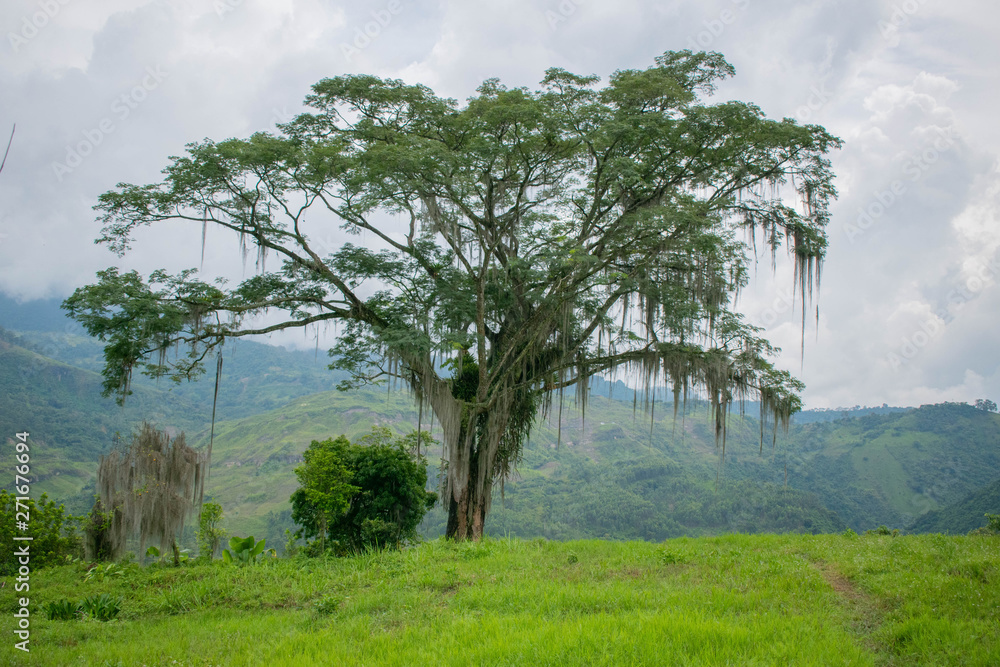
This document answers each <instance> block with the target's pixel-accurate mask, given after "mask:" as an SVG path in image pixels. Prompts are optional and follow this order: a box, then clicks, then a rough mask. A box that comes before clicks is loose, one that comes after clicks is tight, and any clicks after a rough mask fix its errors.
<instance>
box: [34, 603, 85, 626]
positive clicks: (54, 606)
mask: <svg viewBox="0 0 1000 667" xmlns="http://www.w3.org/2000/svg"><path fill="white" fill-rule="evenodd" d="M43 610H44V611H45V618H47V619H49V620H50V621H73V620H76V619H77V618H79V617H80V615H81V614H82V613H83V606H82V605H81V604H80V603H79V602H70V601H69V600H67V599H65V598H63V599H62V600H53V601H51V602H49V603H47V604H46V605H45V606H44V607H43Z"/></svg>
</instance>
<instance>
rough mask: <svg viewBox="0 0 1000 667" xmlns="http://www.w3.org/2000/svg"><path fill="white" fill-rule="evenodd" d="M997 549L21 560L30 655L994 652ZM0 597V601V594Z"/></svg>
mask: <svg viewBox="0 0 1000 667" xmlns="http://www.w3.org/2000/svg"><path fill="white" fill-rule="evenodd" d="M998 547H1000V541H998V539H997V538H991V537H944V536H940V535H923V536H903V537H895V538H893V537H888V536H884V537H883V536H865V535H862V536H850V535H848V536H830V535H824V536H808V535H785V536H774V535H755V536H746V535H731V536H725V537H718V538H698V539H691V538H681V539H676V540H669V541H667V542H664V543H662V544H652V543H645V542H603V541H596V540H590V541H577V542H562V543H560V542H549V541H544V540H533V541H524V540H503V539H501V540H484V541H483V542H480V543H464V544H454V543H450V542H445V541H433V542H428V543H425V544H422V545H420V546H418V547H415V548H412V549H408V550H405V551H402V552H395V553H383V554H368V555H361V556H357V557H353V558H342V559H326V560H321V559H312V560H309V559H287V560H285V559H283V560H278V561H274V562H270V563H267V564H264V565H261V566H257V567H248V568H238V567H234V566H225V565H223V564H222V563H219V562H216V563H213V564H211V565H194V566H188V567H182V568H179V569H174V568H171V567H159V566H152V567H147V568H139V567H138V566H128V567H127V568H126V573H125V574H124V575H123V576H120V577H118V576H116V577H109V578H106V579H105V580H103V581H91V582H86V583H85V582H84V581H83V576H84V570H83V568H82V566H80V565H68V566H63V567H58V568H52V569H48V570H42V571H39V572H35V573H33V574H32V579H31V597H32V617H31V631H32V635H31V640H32V644H31V646H32V651H31V656H30V658H31V660H30V662H31V663H33V664H45V665H119V664H121V665H173V664H179V665H243V664H247V665H249V664H268V665H312V664H316V665H330V664H337V665H414V664H434V665H438V664H444V665H450V664H454V665H574V664H578V665H664V664H668V665H689V664H690V665H701V664H712V665H725V664H731V665H787V664H795V665H840V664H844V665H888V664H894V665H895V664H898V665H904V664H905V665H909V664H956V665H958V664H961V665H991V664H998V663H1000V625H998V624H997V621H996V619H997V618H998V617H1000V549H998ZM12 584H13V580H11V581H8V582H7V584H6V585H7V586H11V585H12ZM100 593H108V594H110V595H112V596H118V597H121V598H122V599H123V603H122V611H121V614H120V616H119V618H118V619H117V620H115V621H111V622H107V623H101V622H97V621H93V620H76V621H48V620H46V619H45V616H44V614H43V613H42V607H43V606H44V605H45V604H46V603H47V602H49V601H52V600H59V599H63V598H66V599H69V600H71V601H72V600H79V599H82V598H84V597H88V596H91V595H96V594H100ZM2 604H3V605H4V608H3V609H2V612H3V613H4V615H6V616H7V618H8V619H9V618H10V616H9V612H12V611H13V606H12V605H13V600H12V598H11V597H8V598H4V601H3V603H2ZM24 657H25V656H23V655H22V654H20V652H18V651H15V650H13V648H12V641H11V640H10V639H8V641H7V642H5V645H4V646H3V647H2V648H0V661H2V662H3V663H4V664H6V663H8V662H9V663H11V664H27V661H25V660H24ZM19 660H20V661H21V663H18V662H17V661H19ZM175 661H176V662H175Z"/></svg>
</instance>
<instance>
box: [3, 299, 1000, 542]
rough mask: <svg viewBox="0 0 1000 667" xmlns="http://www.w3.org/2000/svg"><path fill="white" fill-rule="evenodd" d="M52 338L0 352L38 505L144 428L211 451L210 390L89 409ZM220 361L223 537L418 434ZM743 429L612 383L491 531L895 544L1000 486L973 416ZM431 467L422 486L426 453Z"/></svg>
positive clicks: (77, 341)
mask: <svg viewBox="0 0 1000 667" xmlns="http://www.w3.org/2000/svg"><path fill="white" fill-rule="evenodd" d="M0 305H2V304H0ZM50 319H51V318H50ZM18 321H19V322H20V323H22V324H23V321H24V320H23V318H22V319H21V320H18ZM55 321H56V320H54V319H53V321H52V322H50V324H53V326H50V327H49V329H50V330H49V331H22V332H19V333H18V334H16V335H15V334H13V333H10V332H3V333H2V334H0V340H2V341H3V348H2V349H0V355H2V356H0V361H2V362H3V364H2V366H0V373H2V375H3V377H2V378H0V379H4V380H5V384H4V385H2V386H3V387H4V388H3V389H0V426H3V428H5V429H6V432H8V433H13V432H15V431H18V430H24V429H27V430H29V431H30V432H31V433H32V436H33V437H34V438H37V439H38V442H39V443H40V445H41V447H42V451H44V452H46V455H45V456H44V457H39V458H33V461H34V463H35V466H36V467H35V468H33V470H34V471H35V473H37V474H38V476H39V477H38V481H37V485H36V487H35V491H36V492H39V493H40V492H42V491H47V492H49V493H50V495H52V496H54V497H56V498H59V499H60V500H62V501H69V505H70V508H71V509H72V511H75V512H82V511H83V510H84V509H86V507H89V504H90V498H91V494H92V485H93V474H94V470H96V460H97V456H98V455H99V454H100V453H102V452H104V451H106V450H107V448H108V447H110V446H111V443H112V441H113V438H114V434H115V433H116V432H122V433H127V432H128V431H129V430H130V429H132V428H134V427H135V425H137V424H138V423H139V422H140V421H141V420H142V419H149V420H151V421H153V422H154V423H156V424H158V425H160V426H163V427H169V428H172V429H176V430H184V431H185V432H186V433H187V435H188V440H189V442H191V443H192V444H195V445H199V446H204V445H206V444H207V442H208V422H209V419H210V415H211V399H212V393H213V388H214V384H213V382H212V378H211V377H205V378H203V379H202V380H201V381H199V382H192V383H182V384H180V385H175V384H174V383H171V382H167V381H164V382H159V383H155V382H152V381H150V380H148V379H146V378H142V377H138V378H136V382H135V387H136V394H135V395H134V396H132V397H130V398H129V400H128V401H127V403H126V406H125V408H124V410H122V409H120V408H117V407H116V406H115V405H114V403H113V402H112V401H110V400H108V399H102V398H101V397H100V395H99V393H100V390H99V387H100V376H99V375H97V373H96V372H95V371H96V370H98V369H99V368H100V366H101V363H102V360H101V346H100V344H99V343H98V342H96V341H94V340H92V339H89V338H86V337H84V336H80V335H79V334H78V333H76V332H75V331H74V330H73V329H72V327H70V328H69V329H68V330H67V329H66V328H65V327H63V330H59V329H58V327H56V326H54V323H55ZM51 329H55V330H51ZM41 353H44V354H41ZM225 359H226V361H225V364H224V367H223V376H222V383H221V387H220V392H219V406H218V415H217V425H216V434H217V437H216V442H215V450H214V455H213V469H212V473H211V479H210V480H209V484H208V487H207V493H208V494H209V496H210V497H212V498H214V499H216V500H218V501H219V502H221V503H222V504H223V506H224V508H225V511H226V515H227V517H228V520H229V521H230V527H231V528H232V529H233V530H234V531H235V532H238V533H241V532H242V533H246V532H254V533H256V534H258V535H267V536H269V537H270V538H271V539H270V543H272V544H273V543H275V542H276V541H278V540H280V539H281V536H282V535H283V532H284V530H285V529H286V528H289V527H291V522H290V518H289V509H290V508H289V504H288V497H289V495H290V494H291V492H292V490H293V489H294V487H295V477H294V472H293V471H294V468H295V466H296V465H297V464H298V462H299V460H300V456H301V453H302V451H304V449H305V448H306V447H307V446H308V444H309V442H310V441H311V440H313V439H321V438H326V437H329V436H333V435H338V434H340V433H345V434H347V435H348V436H350V437H356V436H358V435H360V434H361V433H363V432H365V431H367V430H368V429H369V428H370V427H371V426H372V425H373V424H375V423H379V424H388V425H391V426H393V427H394V428H395V429H396V430H398V431H400V432H405V431H408V430H411V429H414V428H416V425H417V411H416V408H415V406H414V405H413V402H412V401H411V400H410V399H409V397H408V396H407V395H406V394H403V393H400V392H386V391H384V390H368V391H356V392H351V393H346V394H345V393H341V392H336V391H329V390H330V389H332V387H333V386H334V385H335V384H336V382H337V381H338V380H339V379H340V378H339V377H338V376H336V375H335V374H333V373H331V372H330V371H328V370H327V369H326V359H325V358H324V356H323V355H322V354H316V353H315V352H313V353H303V352H290V351H288V350H285V349H283V348H276V347H271V346H267V345H262V344H260V343H255V342H250V341H240V342H238V343H237V344H236V345H235V346H227V348H226V355H225ZM612 389H613V390H614V391H612ZM609 396H611V397H612V398H609ZM661 398H666V396H665V395H663V394H661ZM639 403H640V404H641V403H642V401H641V399H640V401H639ZM754 411H755V410H754V406H752V405H751V406H748V410H747V416H745V417H741V416H739V415H736V414H734V415H731V416H730V418H729V434H728V438H727V442H726V452H725V459H724V460H722V459H721V457H720V454H721V452H720V450H718V449H717V448H716V445H715V440H714V435H713V432H712V427H711V424H710V420H709V418H708V409H707V405H706V404H705V403H704V402H699V401H697V400H692V401H691V402H690V403H689V404H688V405H687V406H686V409H685V410H682V413H681V414H680V415H678V417H677V420H676V421H675V420H674V418H673V413H672V407H671V406H670V405H669V404H665V402H663V401H660V402H658V403H657V404H656V406H655V407H654V409H653V410H652V413H651V414H650V413H644V412H643V410H642V408H641V407H639V408H638V410H637V409H636V405H635V403H634V400H633V394H632V392H631V391H630V390H628V389H627V388H626V387H624V385H622V384H621V383H620V382H619V383H616V384H615V385H614V386H612V385H611V384H610V383H607V382H604V381H602V380H597V381H596V382H595V395H594V396H593V397H592V399H591V401H590V404H589V405H588V410H587V418H586V420H583V419H582V416H581V414H580V412H579V411H578V410H576V409H575V406H573V404H572V401H567V402H566V405H565V408H564V411H563V418H562V425H561V428H559V426H558V425H557V424H556V414H550V415H547V416H546V417H545V418H542V419H540V420H539V421H538V423H537V424H536V427H535V429H534V431H533V435H532V438H531V440H530V442H529V444H528V446H527V447H526V449H525V451H524V456H523V460H522V462H521V464H520V466H519V468H518V472H519V475H518V476H517V477H516V478H515V479H513V480H510V481H509V482H508V483H507V484H506V485H505V488H504V494H503V496H502V497H501V496H500V494H499V493H498V494H497V497H496V500H495V502H494V509H493V512H492V514H491V515H490V518H489V521H488V523H487V530H489V531H491V532H492V533H494V534H511V535H520V536H525V537H532V536H547V537H552V538H559V539H576V538H590V537H611V538H619V539H631V538H642V539H663V538H664V537H670V536H676V535H701V534H714V533H720V532H734V531H735V532H784V531H795V532H838V531H840V530H842V529H843V528H844V527H845V526H850V527H851V528H853V529H855V530H857V531H863V530H865V529H868V528H873V527H875V526H878V525H880V524H886V525H889V526H892V527H899V528H905V527H906V526H908V525H909V524H910V523H912V522H913V521H914V520H915V519H916V518H918V517H919V516H921V515H923V514H925V513H926V512H928V511H931V510H936V509H940V508H943V507H945V506H947V505H949V504H951V503H955V502H958V501H960V500H961V499H962V498H964V497H965V496H967V495H968V494H970V493H972V492H974V491H977V490H978V489H980V488H982V487H983V486H984V485H986V484H988V483H990V482H992V481H993V480H995V479H996V478H997V477H1000V416H997V415H995V414H989V413H985V412H983V411H980V410H975V409H973V408H972V407H970V406H968V405H964V404H943V405H935V406H922V407H921V408H919V409H908V410H904V409H895V408H889V407H888V406H883V407H882V408H858V407H857V406H856V407H855V408H852V409H851V410H850V411H846V414H847V415H848V416H847V417H846V418H844V417H843V416H842V417H841V418H839V419H836V420H834V421H829V419H828V418H829V417H831V416H832V415H831V413H832V412H833V411H815V412H816V414H809V415H804V416H803V417H804V419H803V423H801V424H793V425H792V427H791V429H790V431H789V433H788V434H787V435H784V434H781V433H779V434H778V436H777V440H776V443H775V445H774V446H772V443H771V435H770V433H768V434H766V436H765V442H764V443H763V446H762V443H761V441H760V431H759V426H758V423H757V421H756V420H755V419H754V418H753V417H752V415H753V414H754ZM553 412H554V413H557V411H556V410H554V411H553ZM852 415H854V416H852ZM424 419H425V422H426V421H429V415H427V414H425V415H424ZM427 456H428V459H429V462H430V464H431V478H432V479H433V478H434V475H435V472H436V467H437V458H438V456H439V450H434V451H431V452H429V453H428V454H427ZM0 460H4V461H5V459H0ZM980 516H981V515H980ZM443 526H444V514H443V512H442V511H441V510H440V508H439V509H437V510H435V511H434V512H432V513H431V514H430V515H429V516H428V517H427V519H426V521H425V523H424V525H423V531H424V534H426V535H428V536H433V535H436V534H439V533H440V532H441V531H442V530H443ZM963 532H964V531H963Z"/></svg>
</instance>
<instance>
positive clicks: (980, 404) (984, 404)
mask: <svg viewBox="0 0 1000 667" xmlns="http://www.w3.org/2000/svg"><path fill="white" fill-rule="evenodd" d="M976 409H977V410H985V411H986V412H996V411H997V404H996V403H994V402H993V401H991V400H990V399H988V398H977V399H976Z"/></svg>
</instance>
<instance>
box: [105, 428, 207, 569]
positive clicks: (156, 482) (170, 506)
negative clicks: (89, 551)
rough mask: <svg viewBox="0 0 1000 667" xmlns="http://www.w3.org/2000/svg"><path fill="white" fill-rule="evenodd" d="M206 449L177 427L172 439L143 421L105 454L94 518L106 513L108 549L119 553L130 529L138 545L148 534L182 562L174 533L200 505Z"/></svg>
mask: <svg viewBox="0 0 1000 667" xmlns="http://www.w3.org/2000/svg"><path fill="white" fill-rule="evenodd" d="M207 472H208V456H207V454H203V453H199V452H196V451H195V450H193V449H191V448H190V447H188V446H187V444H186V443H185V442H184V434H183V433H181V434H180V435H178V436H177V437H176V438H174V439H173V440H171V439H170V436H169V435H167V433H166V432H160V431H158V430H156V429H155V428H153V427H152V426H151V425H150V424H148V423H143V424H142V427H141V428H140V429H139V432H138V433H136V434H134V435H133V436H132V439H131V441H130V442H129V443H128V444H126V445H124V446H122V447H120V448H117V449H115V450H112V451H111V452H110V453H109V454H108V455H107V456H102V457H101V460H100V463H99V464H98V467H97V489H98V494H99V498H98V503H99V504H100V506H102V507H103V508H105V509H103V510H98V505H97V504H95V509H94V512H96V515H95V514H94V512H92V515H93V516H94V517H95V518H94V519H93V520H94V521H99V519H100V517H101V516H102V515H103V516H104V517H106V525H105V527H104V528H105V530H106V531H107V540H108V545H107V553H108V554H109V555H110V557H111V558H118V557H119V556H120V555H121V554H122V552H123V551H124V550H125V542H126V540H127V539H128V538H129V537H130V536H132V535H138V537H139V551H140V552H144V551H145V549H146V540H148V539H150V538H152V539H154V540H156V541H158V542H159V544H160V548H161V550H163V549H166V548H167V547H168V546H169V547H170V548H171V549H172V550H173V553H174V564H175V565H179V564H180V550H179V549H178V547H177V535H179V534H180V532H181V531H182V530H183V529H184V519H185V518H186V517H187V515H188V514H189V513H190V512H191V511H192V510H193V508H195V507H198V506H200V505H201V499H202V495H203V493H204V484H205V475H206V473H207Z"/></svg>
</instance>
